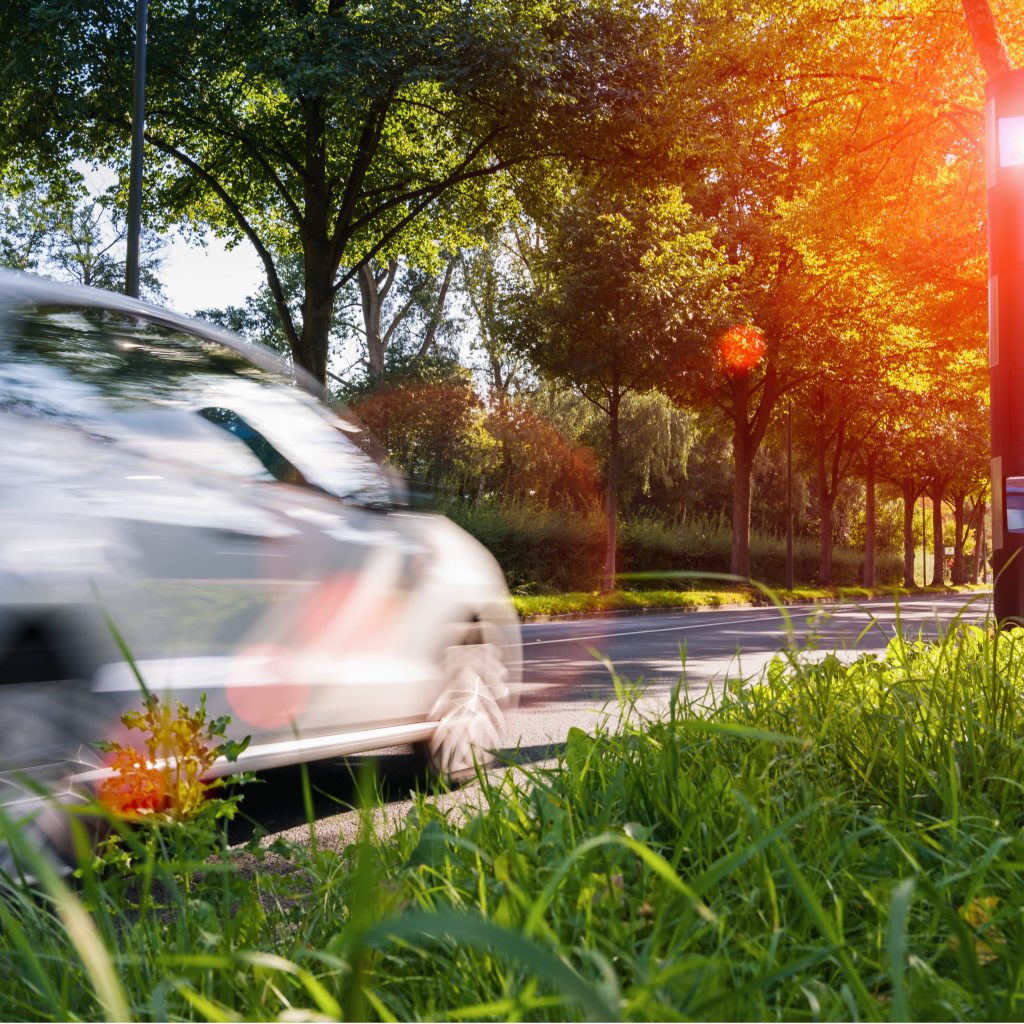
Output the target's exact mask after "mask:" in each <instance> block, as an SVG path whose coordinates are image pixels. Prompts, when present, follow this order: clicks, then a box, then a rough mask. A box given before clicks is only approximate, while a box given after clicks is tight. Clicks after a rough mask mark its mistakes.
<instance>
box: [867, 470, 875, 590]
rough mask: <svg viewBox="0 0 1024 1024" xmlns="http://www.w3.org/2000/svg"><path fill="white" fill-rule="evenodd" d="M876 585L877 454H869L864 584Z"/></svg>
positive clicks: (868, 585)
mask: <svg viewBox="0 0 1024 1024" xmlns="http://www.w3.org/2000/svg"><path fill="white" fill-rule="evenodd" d="M874 585H875V455H874V453H872V454H871V455H869V456H868V466H867V473H866V474H865V476H864V586H865V587H873V586H874Z"/></svg>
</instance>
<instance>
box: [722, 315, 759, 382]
mask: <svg viewBox="0 0 1024 1024" xmlns="http://www.w3.org/2000/svg"><path fill="white" fill-rule="evenodd" d="M718 351H719V353H721V356H722V362H723V363H725V367H726V369H727V370H728V371H729V372H730V373H746V372H747V371H749V370H752V369H753V368H754V367H755V366H757V364H758V363H759V362H760V361H761V360H762V358H763V357H764V352H765V342H764V331H762V330H760V329H758V328H757V327H751V326H749V325H747V324H737V325H736V326H735V327H730V328H729V329H728V330H727V331H726V332H725V333H724V334H723V335H722V336H721V337H720V338H719V339H718Z"/></svg>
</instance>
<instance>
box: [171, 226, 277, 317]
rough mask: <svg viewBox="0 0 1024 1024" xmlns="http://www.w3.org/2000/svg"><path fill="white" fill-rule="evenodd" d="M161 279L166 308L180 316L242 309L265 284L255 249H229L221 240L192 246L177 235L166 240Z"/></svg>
mask: <svg viewBox="0 0 1024 1024" xmlns="http://www.w3.org/2000/svg"><path fill="white" fill-rule="evenodd" d="M160 280H161V281H162V282H163V285H164V291H165V292H166V294H167V305H168V306H169V307H170V308H171V309H174V310H177V311H178V312H179V313H194V312H195V311H196V310H197V309H210V308H212V307H216V308H219V309H223V308H224V307H225V306H241V305H242V304H243V303H244V302H245V300H246V298H247V297H248V296H250V295H252V294H253V293H254V292H255V291H256V290H257V288H259V286H260V284H262V283H263V280H264V275H263V267H262V265H261V263H260V261H259V257H258V256H257V255H256V253H255V252H254V251H253V249H252V246H250V245H248V244H247V243H242V244H239V245H237V246H235V248H234V249H231V250H228V249H226V248H225V246H224V243H223V242H222V241H221V240H220V239H218V238H212V237H211V238H209V239H208V240H207V243H206V245H205V246H200V245H195V244H193V245H190V244H189V243H187V242H186V241H185V240H184V239H182V238H181V237H179V236H178V235H173V234H172V235H170V236H168V238H167V241H166V246H165V249H164V261H163V264H162V266H161V267H160Z"/></svg>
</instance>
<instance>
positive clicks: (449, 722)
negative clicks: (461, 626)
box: [428, 644, 508, 776]
mask: <svg viewBox="0 0 1024 1024" xmlns="http://www.w3.org/2000/svg"><path fill="white" fill-rule="evenodd" d="M443 668H444V677H445V679H446V680H447V684H446V686H445V688H444V691H443V692H442V694H441V696H440V697H439V698H438V700H437V702H436V703H435V705H434V707H433V710H432V711H431V715H430V717H431V719H432V720H433V721H435V722H437V723H438V725H437V729H436V730H435V731H434V734H433V736H431V738H430V741H429V743H428V749H429V752H430V760H431V762H432V763H433V765H434V766H435V768H436V769H437V770H438V771H439V772H440V773H442V774H443V775H447V776H453V775H457V774H459V773H463V772H468V771H471V770H472V769H473V768H474V766H475V765H476V764H480V765H484V764H489V763H490V762H491V761H493V760H494V755H493V753H492V751H493V750H494V749H495V748H497V747H498V746H499V745H500V741H501V736H502V732H503V729H504V725H505V712H504V710H503V708H502V706H501V702H502V701H503V700H504V698H505V697H506V696H507V695H508V686H507V683H506V680H507V678H508V669H506V667H505V665H504V663H503V661H502V659H501V654H500V652H499V651H498V649H497V647H495V646H494V644H463V645H462V646H460V647H452V648H449V649H448V650H447V651H446V652H445V656H444V662H443Z"/></svg>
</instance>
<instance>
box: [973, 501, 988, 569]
mask: <svg viewBox="0 0 1024 1024" xmlns="http://www.w3.org/2000/svg"><path fill="white" fill-rule="evenodd" d="M979 577H981V578H982V579H983V580H985V581H986V582H987V580H988V564H987V562H986V561H985V499H984V498H979V499H978V518H977V521H976V522H975V524H974V566H973V569H972V571H971V582H972V583H977V582H978V578H979Z"/></svg>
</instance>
